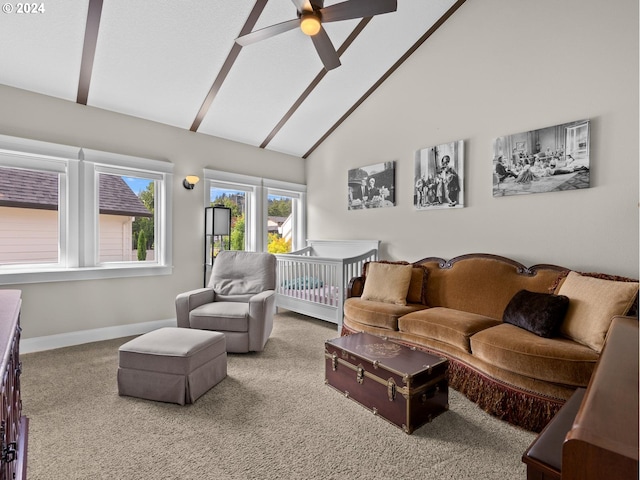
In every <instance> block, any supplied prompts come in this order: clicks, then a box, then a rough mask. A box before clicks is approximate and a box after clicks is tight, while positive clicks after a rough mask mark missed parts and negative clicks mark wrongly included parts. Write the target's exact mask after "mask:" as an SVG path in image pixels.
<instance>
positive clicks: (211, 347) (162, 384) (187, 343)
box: [118, 327, 227, 405]
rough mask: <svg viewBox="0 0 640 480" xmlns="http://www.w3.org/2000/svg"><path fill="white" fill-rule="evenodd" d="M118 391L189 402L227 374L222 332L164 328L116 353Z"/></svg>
mask: <svg viewBox="0 0 640 480" xmlns="http://www.w3.org/2000/svg"><path fill="white" fill-rule="evenodd" d="M118 355H119V362H120V365H119V367H118V393H119V394H120V395H128V396H130V397H138V398H145V399H147V400H157V401H160V402H170V403H178V404H180V405H184V404H185V403H193V402H195V401H196V400H197V399H198V398H199V397H200V396H202V395H203V394H204V393H205V392H206V391H207V390H209V389H210V388H211V387H213V386H214V385H216V384H217V383H218V382H220V381H221V380H222V379H223V378H224V377H226V376H227V351H226V342H225V338H224V334H222V333H219V332H211V331H205V330H196V329H192V328H175V327H166V328H160V329H158V330H154V331H152V332H149V333H145V334H144V335H141V336H140V337H137V338H134V339H133V340H131V341H129V342H127V343H125V344H124V345H122V346H121V347H120V349H119V352H118Z"/></svg>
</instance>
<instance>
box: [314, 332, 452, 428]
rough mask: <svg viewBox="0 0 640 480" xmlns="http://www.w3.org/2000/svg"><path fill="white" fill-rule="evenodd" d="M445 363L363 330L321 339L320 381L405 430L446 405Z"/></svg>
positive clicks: (428, 418)
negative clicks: (322, 373) (322, 372)
mask: <svg viewBox="0 0 640 480" xmlns="http://www.w3.org/2000/svg"><path fill="white" fill-rule="evenodd" d="M448 365H449V361H448V360H447V359H445V358H440V357H437V356H434V355H430V354H428V353H425V352H421V351H419V350H415V349H413V348H409V347H405V346H404V345H400V344H398V343H394V342H391V341H389V340H387V339H386V338H382V337H378V336H375V335H371V334H368V333H356V334H353V335H347V336H344V337H339V338H335V339H332V340H327V341H326V342H325V383H326V384H328V385H329V386H331V387H333V388H335V389H336V390H338V391H339V392H341V393H343V394H344V396H346V397H347V398H350V399H352V400H354V401H356V402H358V403H359V404H360V405H362V406H363V407H365V408H367V409H368V410H370V411H371V412H373V414H374V415H379V416H380V417H382V418H384V419H385V420H388V421H389V422H391V423H392V424H394V425H396V426H397V427H400V428H402V430H404V431H405V432H406V433H409V434H410V433H412V432H413V431H414V430H415V429H417V428H418V427H420V426H422V425H424V424H425V423H427V422H430V421H431V420H432V419H433V418H435V417H436V416H438V415H440V414H441V413H444V412H445V411H447V410H448V409H449V389H448V381H447V368H448Z"/></svg>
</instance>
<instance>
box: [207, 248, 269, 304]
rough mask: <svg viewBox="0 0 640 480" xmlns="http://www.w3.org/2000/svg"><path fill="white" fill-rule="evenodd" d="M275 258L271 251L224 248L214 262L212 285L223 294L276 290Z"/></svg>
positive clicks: (248, 293) (210, 280) (251, 293)
mask: <svg viewBox="0 0 640 480" xmlns="http://www.w3.org/2000/svg"><path fill="white" fill-rule="evenodd" d="M275 262H276V258H275V256H273V255H271V254H268V253H255V252H240V251H231V250H224V251H222V252H220V253H219V254H218V256H217V257H216V260H215V262H214V264H213V270H212V272H211V278H210V279H209V286H210V287H213V290H214V291H215V292H216V294H218V295H221V296H227V295H253V294H256V293H260V292H262V291H264V290H274V289H275V286H276V275H275ZM247 300H248V299H247Z"/></svg>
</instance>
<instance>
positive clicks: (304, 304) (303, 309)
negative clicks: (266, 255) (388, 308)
mask: <svg viewBox="0 0 640 480" xmlns="http://www.w3.org/2000/svg"><path fill="white" fill-rule="evenodd" d="M379 247H380V241H379V240H307V246H306V247H305V248H303V249H302V250H298V251H296V252H292V253H286V254H278V255H276V258H277V271H276V272H277V286H276V307H278V308H285V309H287V310H291V311H294V312H298V313H302V314H304V315H309V316H310V317H315V318H319V319H320V320H326V321H328V322H331V323H335V324H336V325H337V326H338V332H339V331H340V329H341V328H342V318H343V317H342V315H343V311H342V306H343V304H344V300H345V298H346V292H347V286H348V284H349V280H351V279H352V278H353V277H357V276H360V275H361V274H362V267H363V265H364V264H365V263H366V262H370V261H373V260H377V259H378V249H379Z"/></svg>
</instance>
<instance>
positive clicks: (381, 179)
mask: <svg viewBox="0 0 640 480" xmlns="http://www.w3.org/2000/svg"><path fill="white" fill-rule="evenodd" d="M395 185H396V162H384V163H376V164H375V165H369V166H367V167H360V168H354V169H352V170H349V173H348V184H347V195H348V196H347V199H348V209H349V210H361V209H363V208H381V207H393V206H395V204H396V195H395V189H396V187H395Z"/></svg>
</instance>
